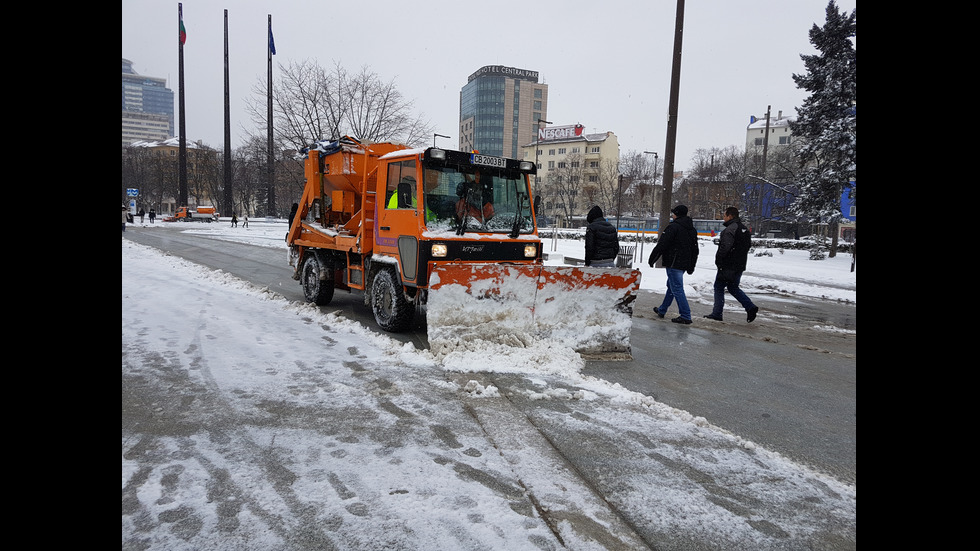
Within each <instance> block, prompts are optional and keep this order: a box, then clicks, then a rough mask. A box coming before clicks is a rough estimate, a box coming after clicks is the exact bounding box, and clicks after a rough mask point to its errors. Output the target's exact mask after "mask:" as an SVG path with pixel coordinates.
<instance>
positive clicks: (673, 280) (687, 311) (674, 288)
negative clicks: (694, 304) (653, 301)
mask: <svg viewBox="0 0 980 551" xmlns="http://www.w3.org/2000/svg"><path fill="white" fill-rule="evenodd" d="M675 298H676V299H677V310H678V311H679V312H680V315H681V317H682V318H684V319H686V320H689V319H691V306H690V305H688V303H687V295H685V294H684V270H675V269H674V268H667V294H665V295H664V302H663V304H661V305H660V308H657V311H658V312H663V313H664V314H666V313H667V309H668V308H670V305H671V303H672V302H674V299H675Z"/></svg>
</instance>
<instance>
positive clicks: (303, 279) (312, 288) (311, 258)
mask: <svg viewBox="0 0 980 551" xmlns="http://www.w3.org/2000/svg"><path fill="white" fill-rule="evenodd" d="M321 265H322V263H321V262H320V259H318V258H317V256H316V254H314V253H310V254H308V255H307V257H306V259H305V260H304V261H303V271H302V273H301V274H300V284H302V285H303V295H304V296H305V297H306V301H307V302H312V303H313V304H316V305H317V306H326V305H327V304H330V301H331V300H332V299H333V280H331V279H320V269H321V267H322V266H321Z"/></svg>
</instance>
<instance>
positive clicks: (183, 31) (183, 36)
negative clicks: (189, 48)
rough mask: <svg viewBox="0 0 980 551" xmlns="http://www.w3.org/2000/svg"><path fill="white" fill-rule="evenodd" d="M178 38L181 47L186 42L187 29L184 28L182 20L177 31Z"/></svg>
mask: <svg viewBox="0 0 980 551" xmlns="http://www.w3.org/2000/svg"><path fill="white" fill-rule="evenodd" d="M178 33H179V36H180V45H181V46H183V45H184V42H187V29H185V28H184V20H183V19H181V20H180V29H179V31H178Z"/></svg>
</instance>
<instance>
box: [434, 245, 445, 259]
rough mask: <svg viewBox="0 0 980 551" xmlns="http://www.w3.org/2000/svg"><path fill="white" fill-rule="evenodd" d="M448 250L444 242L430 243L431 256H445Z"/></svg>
mask: <svg viewBox="0 0 980 551" xmlns="http://www.w3.org/2000/svg"><path fill="white" fill-rule="evenodd" d="M448 252H449V251H448V250H447V249H446V244H445V243H433V244H432V256H433V257H438V258H443V257H445V256H446V254H448Z"/></svg>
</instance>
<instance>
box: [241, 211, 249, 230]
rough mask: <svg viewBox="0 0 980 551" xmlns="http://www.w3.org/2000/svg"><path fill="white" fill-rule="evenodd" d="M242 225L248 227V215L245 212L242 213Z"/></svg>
mask: <svg viewBox="0 0 980 551" xmlns="http://www.w3.org/2000/svg"><path fill="white" fill-rule="evenodd" d="M242 227H243V228H247V227H248V215H247V214H243V215H242Z"/></svg>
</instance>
